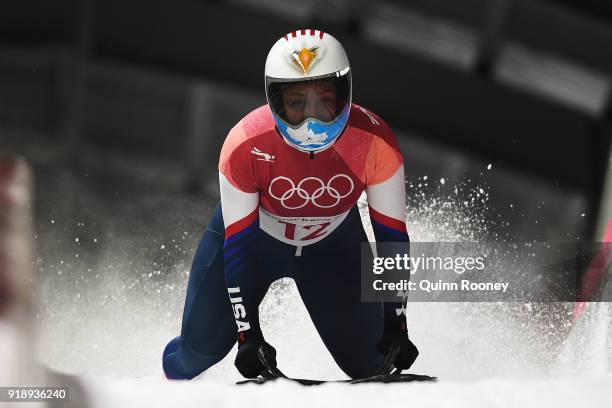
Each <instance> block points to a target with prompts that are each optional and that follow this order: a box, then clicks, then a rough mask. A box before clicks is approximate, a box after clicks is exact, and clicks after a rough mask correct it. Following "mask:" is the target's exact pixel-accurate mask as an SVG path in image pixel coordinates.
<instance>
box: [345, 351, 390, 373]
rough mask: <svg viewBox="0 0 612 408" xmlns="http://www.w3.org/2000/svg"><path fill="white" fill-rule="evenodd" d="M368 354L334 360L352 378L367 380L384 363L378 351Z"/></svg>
mask: <svg viewBox="0 0 612 408" xmlns="http://www.w3.org/2000/svg"><path fill="white" fill-rule="evenodd" d="M367 354H368V355H367V356H366V355H364V354H363V353H361V354H352V355H346V356H335V357H334V359H335V360H336V363H337V364H338V367H340V369H341V370H342V371H343V372H344V373H345V374H346V375H348V376H349V377H350V378H365V377H370V376H372V375H374V374H375V373H376V371H377V370H378V369H379V368H380V367H381V366H382V364H383V362H384V359H383V356H382V355H381V354H380V353H378V352H376V351H374V352H373V353H367Z"/></svg>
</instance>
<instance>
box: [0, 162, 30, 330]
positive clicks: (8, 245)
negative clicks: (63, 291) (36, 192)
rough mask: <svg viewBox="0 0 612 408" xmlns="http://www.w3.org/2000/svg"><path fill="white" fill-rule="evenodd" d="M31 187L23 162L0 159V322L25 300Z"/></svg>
mask: <svg viewBox="0 0 612 408" xmlns="http://www.w3.org/2000/svg"><path fill="white" fill-rule="evenodd" d="M31 184H32V182H31V173H30V170H29V168H28V166H27V164H26V163H25V161H24V160H21V159H16V158H0V318H3V317H6V316H7V315H8V314H9V313H11V312H12V311H14V310H15V309H16V308H17V307H18V306H19V305H25V304H26V302H27V298H28V289H27V288H28V283H29V279H30V276H31V273H30V272H31V271H30V269H31V240H32V227H31V218H32V217H31V193H30V189H31Z"/></svg>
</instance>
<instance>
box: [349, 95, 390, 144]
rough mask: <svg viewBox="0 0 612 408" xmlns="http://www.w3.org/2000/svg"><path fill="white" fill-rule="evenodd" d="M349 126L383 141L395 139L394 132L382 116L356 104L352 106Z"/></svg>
mask: <svg viewBox="0 0 612 408" xmlns="http://www.w3.org/2000/svg"><path fill="white" fill-rule="evenodd" d="M348 125H349V126H351V127H353V128H356V129H359V130H362V131H364V132H367V133H369V134H371V135H372V136H374V137H379V138H383V139H385V140H386V139H388V138H391V139H395V136H394V135H393V131H392V130H391V128H390V127H389V125H388V124H387V122H385V121H384V120H383V119H382V118H381V117H380V116H378V115H377V114H376V113H374V112H372V111H371V110H369V109H366V108H364V107H363V106H361V105H357V104H356V103H353V104H351V114H350V115H349V122H348Z"/></svg>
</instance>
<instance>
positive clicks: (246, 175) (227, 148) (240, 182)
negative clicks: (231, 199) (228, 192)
mask: <svg viewBox="0 0 612 408" xmlns="http://www.w3.org/2000/svg"><path fill="white" fill-rule="evenodd" d="M219 171H220V172H221V173H223V175H224V176H225V177H227V179H228V180H229V181H230V183H232V185H233V186H234V187H236V188H237V189H239V190H240V191H243V192H245V193H255V192H257V182H256V180H255V172H254V169H253V165H252V162H251V154H250V149H249V143H248V138H247V135H246V132H245V131H244V128H243V126H242V121H241V122H238V124H237V125H236V126H234V127H233V128H232V130H230V132H229V134H228V135H227V137H226V138H225V142H224V143H223V147H222V148H221V155H220V157H219Z"/></svg>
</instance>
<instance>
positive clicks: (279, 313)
mask: <svg viewBox="0 0 612 408" xmlns="http://www.w3.org/2000/svg"><path fill="white" fill-rule="evenodd" d="M423 179H425V177H424V178H423ZM446 182H447V183H448V182H449V180H446ZM441 184H443V183H441ZM440 187H441V186H440ZM452 187H453V188H452V189H448V191H454V194H450V193H445V194H442V192H440V191H438V192H437V193H436V194H435V195H433V196H432V195H430V194H429V193H427V192H425V191H423V190H419V189H413V190H411V192H410V195H409V197H410V201H409V205H408V208H407V219H408V222H409V225H410V230H411V238H412V240H414V241H478V240H485V239H496V238H497V237H496V236H492V235H491V233H490V231H489V230H490V222H491V221H490V217H487V213H486V205H487V204H486V200H487V199H488V198H487V197H488V196H486V197H485V198H482V197H477V195H478V194H482V192H483V191H484V190H483V189H482V187H480V186H469V185H453V186H452ZM481 190H482V191H481ZM457 192H459V193H460V194H459V197H461V198H459V197H458V195H457ZM465 197H467V199H468V200H469V205H463V201H464V199H465ZM366 205H367V204H366V203H365V202H363V200H362V201H361V202H360V203H359V207H360V210H362V211H365V210H366V209H367V207H366ZM363 215H364V216H365V212H363ZM364 223H366V224H368V219H367V218H364ZM368 232H369V233H371V231H368ZM101 242H102V240H101ZM190 245H191V244H190ZM162 247H163V245H162ZM124 256H125V258H122V257H121V256H119V255H117V254H116V253H112V252H109V253H108V256H107V258H106V259H104V260H103V261H102V262H101V263H100V265H97V266H96V273H95V278H93V277H92V276H91V275H92V274H91V273H90V274H87V275H88V276H89V280H88V281H84V280H79V281H74V280H72V279H69V278H68V276H65V275H66V274H64V275H60V276H58V275H57V274H53V275H51V274H49V275H48V278H47V279H48V280H45V281H43V282H40V287H41V288H42V289H41V292H40V293H42V294H43V296H41V298H40V303H41V306H42V310H41V318H40V320H39V322H38V323H39V324H40V335H41V336H40V346H39V348H40V355H41V356H42V359H43V362H44V363H45V364H47V365H48V366H50V367H52V368H54V369H57V370H58V371H61V372H67V373H74V374H77V375H79V377H80V378H81V379H82V381H83V382H84V384H85V385H86V387H87V390H88V392H89V393H90V395H91V401H92V403H93V406H95V407H105V408H106V407H140V406H142V407H145V406H146V407H164V408H167V407H168V406H172V407H219V406H224V407H225V406H241V407H249V408H250V407H266V408H271V407H287V406H291V407H313V406H324V407H338V406H351V407H377V406H385V407H388V406H411V407H469V408H480V407H487V408H489V407H512V408H518V407H521V408H531V407H533V408H536V407H537V408H540V407H554V408H563V407H572V408H575V407H577V406H579V407H585V406H593V407H611V406H612V388H611V386H610V385H611V384H612V375H611V374H610V373H609V372H607V370H608V369H609V368H608V367H607V365H606V363H605V359H606V355H605V350H604V349H605V345H606V339H607V337H606V336H608V335H609V334H608V333H607V331H606V330H605V329H602V328H605V327H607V326H606V325H607V323H606V322H607V320H606V315H605V313H604V314H602V313H603V312H602V310H604V311H605V308H595V307H592V308H590V309H591V310H589V312H588V315H587V317H588V318H587V319H585V320H584V323H583V325H582V326H580V327H578V328H576V329H575V330H574V331H573V332H572V334H571V336H569V337H568V338H567V339H566V340H563V341H561V342H560V341H559V333H558V331H559V330H557V329H559V327H558V326H555V325H552V328H549V329H547V330H548V331H547V332H545V333H544V334H543V333H542V331H541V330H542V325H541V323H540V324H539V323H537V319H540V320H542V319H544V321H550V322H551V324H552V322H553V321H554V318H557V317H559V315H560V313H561V311H562V310H563V309H562V307H560V308H552V309H550V310H549V309H546V308H544V309H542V307H540V306H538V305H534V304H491V303H471V304H465V303H409V305H408V311H407V314H408V325H409V332H410V336H411V338H412V339H413V341H414V342H415V344H417V345H418V347H419V349H420V352H421V355H420V357H419V359H418V360H417V362H416V364H415V365H414V367H413V368H412V369H411V370H410V371H411V372H413V373H418V374H428V375H434V376H438V377H440V381H439V382H438V383H410V384H384V385H383V384H362V385H357V386H355V385H346V384H327V385H324V386H318V387H303V386H299V385H297V384H293V383H288V382H279V383H274V384H266V385H264V386H255V385H248V386H240V387H239V386H236V385H234V382H235V381H238V380H240V376H239V374H238V373H237V371H236V370H235V368H234V367H233V360H234V357H235V348H234V350H232V351H231V352H230V353H229V355H228V356H227V357H226V358H225V359H224V360H223V361H222V362H221V363H219V364H218V365H216V366H215V367H213V368H211V369H210V370H208V371H207V372H206V373H205V374H204V375H203V376H201V377H199V378H198V379H196V380H194V381H189V382H186V381H167V380H165V379H164V378H163V375H162V373H161V353H162V350H163V347H164V346H165V344H166V343H167V342H168V341H169V340H170V339H171V338H173V337H174V336H176V335H177V334H178V333H179V331H180V319H181V314H182V307H183V302H184V296H185V289H186V274H185V269H187V268H188V264H189V263H190V262H191V259H190V257H191V253H190V252H189V251H187V252H186V255H185V263H184V264H177V265H175V266H174V273H173V274H171V275H170V276H160V275H158V274H154V276H152V275H151V274H145V275H143V276H139V277H138V276H137V277H136V278H134V275H135V274H133V273H131V272H132V270H133V269H138V270H140V269H141V268H140V266H139V264H138V262H139V259H138V258H137V257H136V256H135V254H130V253H129V251H127V254H126V255H124ZM143 263H144V264H146V265H149V266H150V264H151V261H150V260H143ZM59 273H60V272H59V271H58V274H59ZM75 293H79V294H80V296H78V297H77V296H74V294H75ZM561 306H562V305H561ZM347 312H350V311H347ZM538 313H539V315H538ZM260 315H261V320H262V329H263V332H264V333H265V334H266V338H267V340H268V341H269V342H270V343H271V344H273V345H274V346H275V347H276V349H277V351H278V364H279V368H281V369H282V370H283V371H284V372H285V373H286V374H287V375H289V376H293V377H301V378H317V379H342V378H346V377H345V376H344V374H343V373H342V372H341V371H340V370H339V369H338V368H337V366H336V365H335V363H334V361H333V360H332V358H331V356H330V354H329V353H328V352H327V350H326V349H325V347H324V345H323V344H322V342H321V340H320V338H319V336H318V334H317V333H316V330H315V328H314V326H313V324H312V322H311V321H310V319H309V317H308V314H307V312H306V309H305V307H304V305H303V303H302V302H301V300H300V299H299V295H298V293H297V289H296V287H295V285H294V284H293V282H292V281H291V280H282V281H279V282H276V283H275V284H274V285H273V287H272V288H271V289H270V291H269V292H268V295H267V296H266V298H265V300H264V302H263V304H262V306H261V310H260ZM544 327H548V326H547V325H544ZM345 330H349V331H350V330H354V331H356V332H357V333H358V330H359V328H346V329H345ZM356 358H358V356H356ZM136 377H142V378H136Z"/></svg>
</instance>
